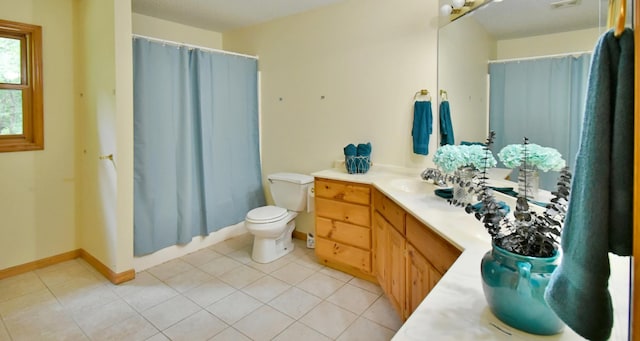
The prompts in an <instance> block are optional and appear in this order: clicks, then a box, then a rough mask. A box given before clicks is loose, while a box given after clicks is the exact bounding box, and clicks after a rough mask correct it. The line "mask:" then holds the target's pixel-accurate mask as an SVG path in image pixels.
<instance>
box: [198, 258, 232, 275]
mask: <svg viewBox="0 0 640 341" xmlns="http://www.w3.org/2000/svg"><path fill="white" fill-rule="evenodd" d="M239 266H242V263H240V262H238V261H236V260H233V259H231V258H229V257H220V258H216V259H214V260H212V261H210V262H209V263H206V264H203V265H200V269H201V270H203V271H205V272H207V273H208V274H210V275H213V276H219V275H222V274H223V273H225V272H227V271H230V270H233V269H235V268H237V267H239Z"/></svg>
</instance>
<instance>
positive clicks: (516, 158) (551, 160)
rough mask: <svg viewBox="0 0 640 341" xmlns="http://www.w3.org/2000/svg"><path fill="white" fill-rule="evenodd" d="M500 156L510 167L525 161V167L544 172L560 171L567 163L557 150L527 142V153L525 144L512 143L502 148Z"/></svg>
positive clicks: (517, 165)
mask: <svg viewBox="0 0 640 341" xmlns="http://www.w3.org/2000/svg"><path fill="white" fill-rule="evenodd" d="M523 155H524V156H523ZM498 158H499V159H500V161H502V163H503V164H504V165H505V166H507V167H509V168H516V167H519V166H520V165H521V164H522V163H523V161H524V163H525V167H526V166H529V167H535V168H536V169H539V170H541V171H543V172H548V171H550V170H553V171H559V170H561V169H562V168H564V167H565V166H566V165H567V163H566V161H565V160H564V159H563V158H562V155H561V154H560V153H559V152H558V151H557V150H555V149H554V148H550V147H542V146H539V145H537V144H535V143H528V144H527V150H526V153H525V150H524V144H510V145H508V146H506V147H504V148H502V150H500V152H499V153H498Z"/></svg>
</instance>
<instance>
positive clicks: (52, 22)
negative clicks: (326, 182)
mask: <svg viewBox="0 0 640 341" xmlns="http://www.w3.org/2000/svg"><path fill="white" fill-rule="evenodd" d="M72 6H73V0H47V1H42V0H7V1H0V13H2V15H0V17H1V18H2V19H5V20H12V21H19V22H24V23H30V24H35V25H40V26H42V30H43V31H42V32H43V55H44V57H43V58H44V60H43V68H44V75H43V77H44V78H43V79H44V133H45V149H44V150H42V151H30V152H13V153H0V188H1V190H0V217H2V222H1V223H0V269H4V268H8V267H11V266H15V265H19V264H24V263H27V262H31V261H34V260H36V259H41V258H45V257H49V256H52V255H56V254H60V253H63V252H67V251H71V250H74V249H76V248H78V242H77V238H76V229H75V214H76V210H75V191H74V188H75V185H76V181H77V179H76V172H75V167H74V162H75V161H74V159H75V157H74V150H75V129H74V126H75V115H74V113H75V111H74V62H75V61H74V58H73V54H72V53H71V51H73V49H74V42H73V31H74V27H73V17H72Z"/></svg>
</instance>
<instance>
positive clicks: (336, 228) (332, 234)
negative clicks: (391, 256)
mask: <svg viewBox="0 0 640 341" xmlns="http://www.w3.org/2000/svg"><path fill="white" fill-rule="evenodd" d="M316 236H318V237H322V238H327V239H332V240H335V241H337V242H341V243H345V244H350V245H353V246H357V247H359V248H362V249H366V250H369V249H371V230H370V229H369V228H366V227H362V226H358V225H353V224H349V223H345V222H341V221H337V220H331V219H327V218H322V217H317V218H316Z"/></svg>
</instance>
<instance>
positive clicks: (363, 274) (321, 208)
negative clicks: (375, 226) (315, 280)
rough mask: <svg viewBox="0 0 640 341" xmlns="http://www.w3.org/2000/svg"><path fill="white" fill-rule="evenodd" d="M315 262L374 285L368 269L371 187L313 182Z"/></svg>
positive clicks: (322, 181)
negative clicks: (316, 259)
mask: <svg viewBox="0 0 640 341" xmlns="http://www.w3.org/2000/svg"><path fill="white" fill-rule="evenodd" d="M314 192H315V223H316V224H315V225H316V248H315V253H316V257H317V258H318V261H319V262H321V263H322V264H324V265H326V266H329V267H332V268H335V269H337V270H340V271H343V272H346V273H349V274H351V275H354V276H357V277H360V278H364V279H367V280H369V281H374V282H375V277H374V276H373V272H372V266H371V241H372V240H371V239H372V237H371V220H372V219H371V201H372V200H371V187H370V186H369V185H364V184H356V183H350V182H344V181H337V180H329V179H322V178H316V179H315V188H314Z"/></svg>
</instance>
